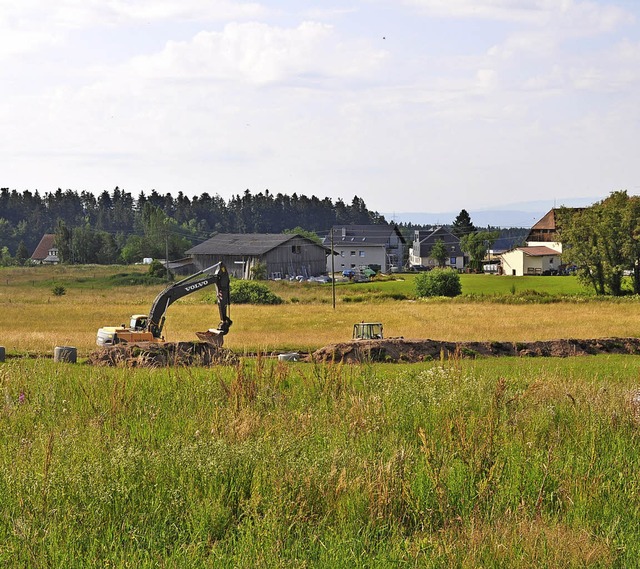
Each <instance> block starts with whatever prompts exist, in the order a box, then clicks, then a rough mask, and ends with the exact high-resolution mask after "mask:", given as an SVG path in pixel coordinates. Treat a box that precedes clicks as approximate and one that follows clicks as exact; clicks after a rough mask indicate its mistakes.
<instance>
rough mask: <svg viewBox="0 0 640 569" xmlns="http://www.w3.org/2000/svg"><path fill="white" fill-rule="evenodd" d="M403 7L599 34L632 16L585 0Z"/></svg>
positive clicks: (459, 0) (442, 0)
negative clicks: (553, 26)
mask: <svg viewBox="0 0 640 569" xmlns="http://www.w3.org/2000/svg"><path fill="white" fill-rule="evenodd" d="M403 2H404V4H405V5H408V6H412V7H414V8H417V9H419V10H420V11H421V12H423V13H425V14H427V15H429V16H436V17H442V18H474V19H485V20H496V21H505V22H511V23H520V24H528V25H533V26H546V25H556V26H561V27H563V28H565V29H570V30H574V31H576V32H578V33H579V32H582V33H584V32H588V33H601V32H605V31H611V30H612V29H614V28H616V27H617V26H619V25H621V24H625V23H627V24H628V23H631V22H632V21H633V16H632V15H631V14H630V13H628V12H626V11H625V10H623V9H622V8H619V7H617V6H611V5H607V4H601V3H598V2H594V1H586V0H562V1H559V0H403Z"/></svg>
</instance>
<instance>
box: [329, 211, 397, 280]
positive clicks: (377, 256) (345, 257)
mask: <svg viewBox="0 0 640 569" xmlns="http://www.w3.org/2000/svg"><path fill="white" fill-rule="evenodd" d="M404 244H405V240H404V237H402V234H401V233H400V230H399V229H398V227H397V226H395V225H389V224H386V223H385V224H379V225H334V226H333V227H332V228H331V232H330V234H329V235H328V236H327V237H325V238H324V241H323V245H324V246H325V247H327V248H329V249H331V247H333V251H334V255H333V260H332V259H331V255H329V257H328V258H327V272H331V270H332V269H333V270H334V271H335V272H342V271H344V270H346V269H357V268H358V267H361V266H369V267H372V266H379V267H380V271H382V272H383V273H386V272H389V271H391V270H393V268H394V267H396V268H399V267H401V266H402V259H403V254H404Z"/></svg>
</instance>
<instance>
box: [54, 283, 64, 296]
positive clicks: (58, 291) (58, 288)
mask: <svg viewBox="0 0 640 569" xmlns="http://www.w3.org/2000/svg"><path fill="white" fill-rule="evenodd" d="M51 293H52V294H53V296H64V295H65V294H67V289H66V288H64V287H63V286H62V285H55V286H54V287H53V288H52V289H51Z"/></svg>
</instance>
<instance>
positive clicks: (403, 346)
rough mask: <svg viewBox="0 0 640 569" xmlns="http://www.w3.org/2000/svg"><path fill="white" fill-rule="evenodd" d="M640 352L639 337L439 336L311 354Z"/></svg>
mask: <svg viewBox="0 0 640 569" xmlns="http://www.w3.org/2000/svg"><path fill="white" fill-rule="evenodd" d="M596 354H640V338H596V339H590V340H583V339H567V340H548V341H538V342H441V341H438V340H405V339H404V338H389V339H384V340H353V341H350V342H342V343H339V344H330V345H328V346H325V347H324V348H320V349H319V350H317V351H315V352H314V353H313V354H312V356H311V357H312V359H313V360H314V361H318V362H327V361H339V362H345V363H357V362H364V361H373V362H409V363H411V362H421V361H429V360H433V359H440V358H477V357H495V356H528V357H535V356H545V357H562V358H564V357H569V356H586V355H596Z"/></svg>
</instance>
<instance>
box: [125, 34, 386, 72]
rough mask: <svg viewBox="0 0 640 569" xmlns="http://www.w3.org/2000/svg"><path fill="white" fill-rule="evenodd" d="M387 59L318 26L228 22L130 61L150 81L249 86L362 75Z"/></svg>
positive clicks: (364, 44)
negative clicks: (216, 29) (233, 82)
mask: <svg viewBox="0 0 640 569" xmlns="http://www.w3.org/2000/svg"><path fill="white" fill-rule="evenodd" d="M384 58H385V53H384V52H383V51H381V50H376V49H373V48H372V47H371V46H369V45H367V44H366V43H363V42H360V41H357V40H354V41H349V42H346V41H343V40H341V39H340V38H339V37H337V35H336V34H335V30H334V29H333V28H332V27H331V26H329V25H327V24H320V23H317V22H303V23H302V24H300V25H299V26H297V27H296V28H281V27H273V26H269V25H267V24H264V23H257V22H249V23H230V24H227V25H226V26H225V27H224V29H223V30H222V31H221V32H200V33H198V34H197V35H196V36H195V37H194V38H193V39H192V40H190V41H187V42H175V41H172V42H169V43H167V45H166V47H165V49H164V50H163V51H162V52H161V53H158V54H154V55H152V56H143V57H138V58H136V59H135V60H134V61H133V62H132V67H133V68H134V70H135V73H136V75H138V76H141V77H148V78H154V77H155V78H170V77H173V78H180V79H183V80H184V79H209V80H236V81H242V82H246V83H250V84H258V85H259V84H271V83H276V82H279V83H287V82H295V83H308V82H317V81H318V80H320V79H331V78H347V77H348V78H350V79H352V80H353V79H356V78H357V77H366V76H368V75H369V74H370V72H371V70H373V69H375V68H376V67H377V66H378V65H379V64H380V63H381V61H382V60H383V59H384Z"/></svg>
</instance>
